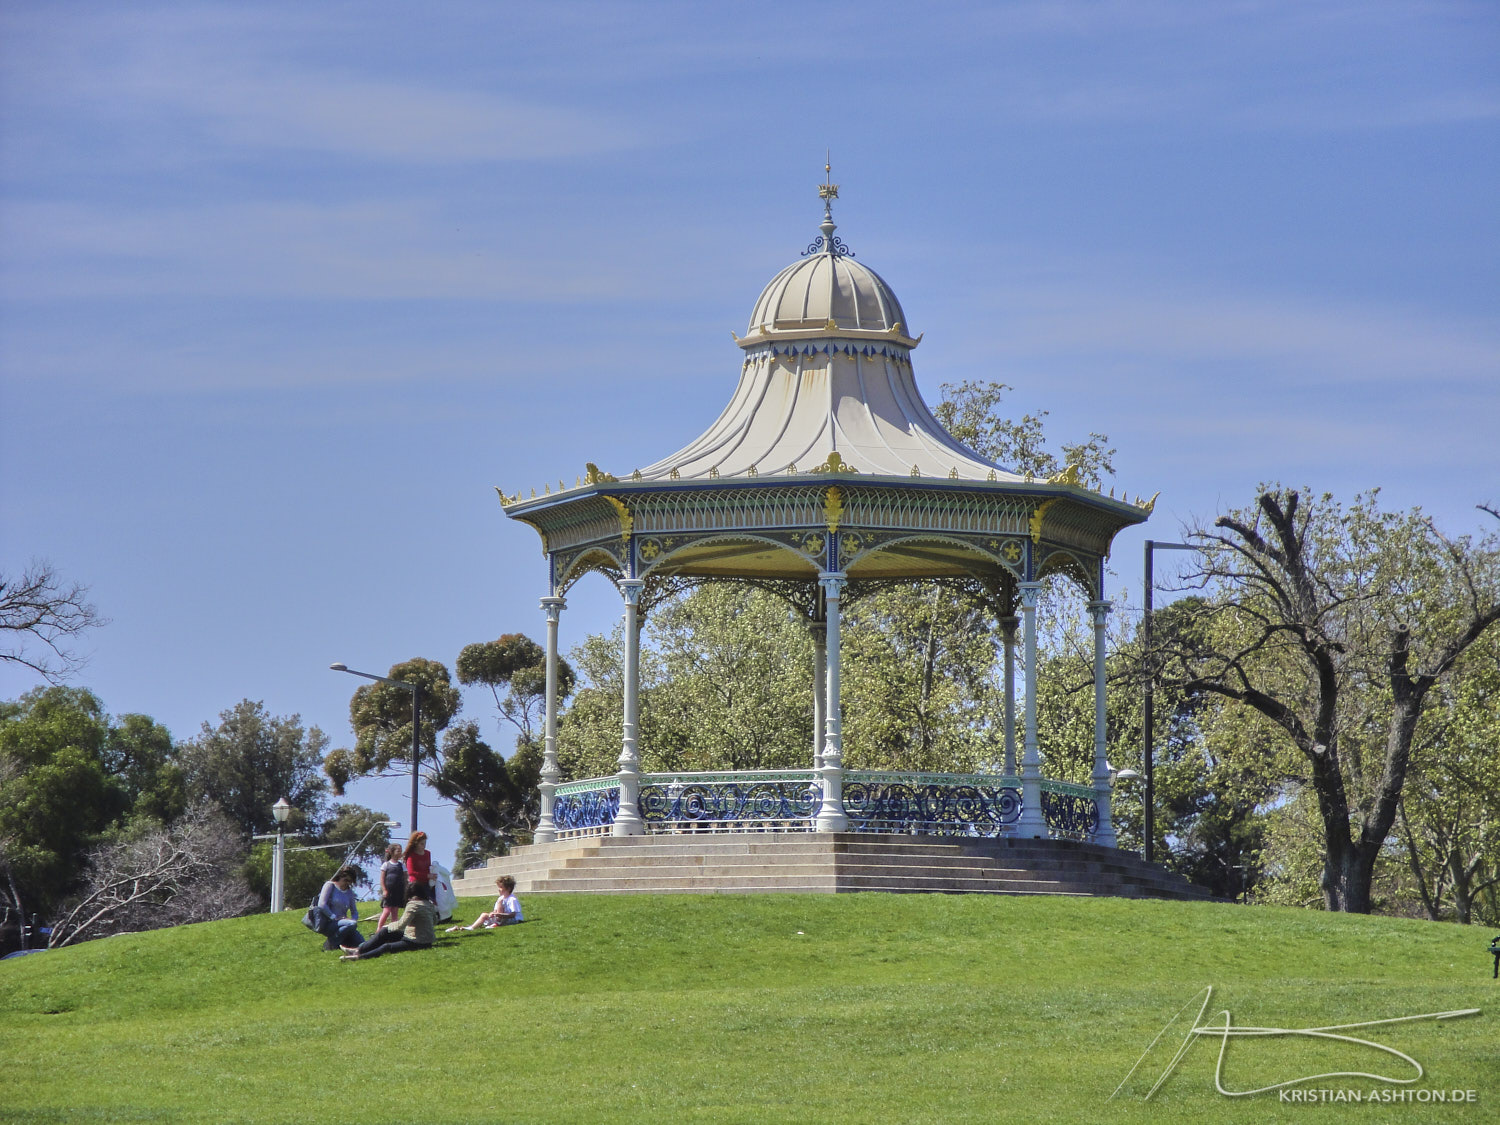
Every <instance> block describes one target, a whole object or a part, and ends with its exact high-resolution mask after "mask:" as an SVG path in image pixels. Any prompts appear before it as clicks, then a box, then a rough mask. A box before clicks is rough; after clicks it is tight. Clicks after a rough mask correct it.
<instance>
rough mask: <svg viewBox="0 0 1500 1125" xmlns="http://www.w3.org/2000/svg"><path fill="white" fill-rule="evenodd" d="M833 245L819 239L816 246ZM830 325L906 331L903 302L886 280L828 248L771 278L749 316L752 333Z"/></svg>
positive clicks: (799, 329) (870, 329) (826, 240)
mask: <svg viewBox="0 0 1500 1125" xmlns="http://www.w3.org/2000/svg"><path fill="white" fill-rule="evenodd" d="M825 225H827V226H829V227H832V225H833V224H832V223H828V224H825ZM830 241H832V240H829V239H819V240H818V242H816V243H814V244H813V245H814V246H818V245H820V244H822V243H825V242H830ZM833 245H834V246H837V245H838V244H837V243H836V242H835V243H833ZM829 321H832V322H833V325H832V326H833V327H837V328H846V329H848V328H852V329H857V330H862V331H867V332H890V331H892V330H893V329H896V326H897V325H898V324H899V325H901V328H900V331H903V332H904V331H906V327H907V326H906V317H905V314H904V313H902V311H901V302H900V301H898V300H896V294H895V293H893V292H891V287H890V286H889V285H887V284H886V283H885V279H884V278H882V277H881V276H880V275H879V274H878V273H876V272H875V271H874V270H872V269H870V268H869V267H868V266H865V265H862V264H860V263H859V262H856V261H855V260H854V259H853V258H852V257H850V256H849V255H848V254H846V253H839V252H838V250H837V249H830V250H827V251H824V252H823V253H812V254H809V255H808V256H807V257H805V258H803V259H801V260H800V261H796V262H793V263H792V264H791V265H789V266H787V267H786V269H784V270H782V271H781V272H780V273H778V274H777V275H776V276H775V277H773V278H772V279H771V283H770V284H769V285H767V286H766V287H765V289H764V290H762V291H761V295H760V299H759V300H758V301H756V302H755V311H754V312H752V313H751V314H750V333H751V335H755V334H757V333H759V334H761V335H765V334H766V333H770V332H774V331H778V330H780V331H788V330H792V331H806V330H808V329H821V328H828V327H830V325H829Z"/></svg>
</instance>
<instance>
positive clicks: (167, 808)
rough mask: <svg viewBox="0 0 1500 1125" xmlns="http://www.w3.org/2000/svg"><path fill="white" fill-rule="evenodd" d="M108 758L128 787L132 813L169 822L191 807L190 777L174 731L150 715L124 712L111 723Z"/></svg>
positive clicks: (111, 769) (111, 768)
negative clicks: (180, 757) (179, 756)
mask: <svg viewBox="0 0 1500 1125" xmlns="http://www.w3.org/2000/svg"><path fill="white" fill-rule="evenodd" d="M104 761H105V768H106V769H108V770H109V772H110V773H111V774H112V775H113V776H114V777H115V778H116V779H118V781H119V782H120V784H121V785H122V786H123V787H124V790H125V799H126V800H127V801H128V802H129V803H130V809H131V815H132V816H135V817H143V818H146V819H148V820H153V821H156V822H157V823H158V824H163V825H166V824H171V823H172V822H173V821H175V820H177V819H178V818H179V817H181V816H182V814H183V813H184V812H186V811H187V778H186V777H185V776H184V774H183V772H182V767H181V766H180V765H179V764H178V762H177V748H176V747H175V746H174V745H173V743H172V732H171V731H169V730H167V728H166V727H164V726H162V725H161V724H160V723H158V722H156V721H155V720H154V719H152V718H151V717H150V716H149V715H121V716H119V718H118V719H116V720H115V721H114V722H113V723H112V724H111V725H110V729H109V739H108V741H107V742H106V744H105V749H104Z"/></svg>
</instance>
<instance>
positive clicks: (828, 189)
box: [818, 149, 839, 223]
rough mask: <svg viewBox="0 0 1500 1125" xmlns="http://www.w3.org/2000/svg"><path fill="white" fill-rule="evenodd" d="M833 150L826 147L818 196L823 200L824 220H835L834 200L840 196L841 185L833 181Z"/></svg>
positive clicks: (827, 221)
mask: <svg viewBox="0 0 1500 1125" xmlns="http://www.w3.org/2000/svg"><path fill="white" fill-rule="evenodd" d="M832 178H833V152H832V150H831V149H825V150H824V154H823V182H822V183H821V184H819V185H818V198H819V199H821V200H822V201H823V221H824V222H825V223H831V222H833V201H834V200H835V199H837V198H838V197H839V185H838V184H836V183H833V182H832Z"/></svg>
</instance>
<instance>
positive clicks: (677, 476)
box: [671, 465, 682, 480]
mask: <svg viewBox="0 0 1500 1125" xmlns="http://www.w3.org/2000/svg"><path fill="white" fill-rule="evenodd" d="M681 477H682V474H681V473H679V472H678V471H677V466H676V465H673V466H672V473H671V479H672V480H678V479H680V478H681Z"/></svg>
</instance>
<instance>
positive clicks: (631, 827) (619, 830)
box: [614, 578, 646, 836]
mask: <svg viewBox="0 0 1500 1125" xmlns="http://www.w3.org/2000/svg"><path fill="white" fill-rule="evenodd" d="M645 585H646V580H645V579H644V578H625V579H622V580H621V581H620V593H621V594H623V595H624V597H625V720H624V724H623V725H624V732H623V733H624V738H623V741H622V745H621V747H620V811H619V812H618V813H617V814H616V815H615V825H614V834H615V835H616V836H639V835H641V834H642V833H643V832H645V830H646V826H645V824H644V823H643V822H642V820H641V810H640V802H641V758H640V754H639V753H638V752H637V749H636V736H637V733H638V732H639V730H640V721H641V613H640V600H641V590H642V588H643V587H644V586H645Z"/></svg>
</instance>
